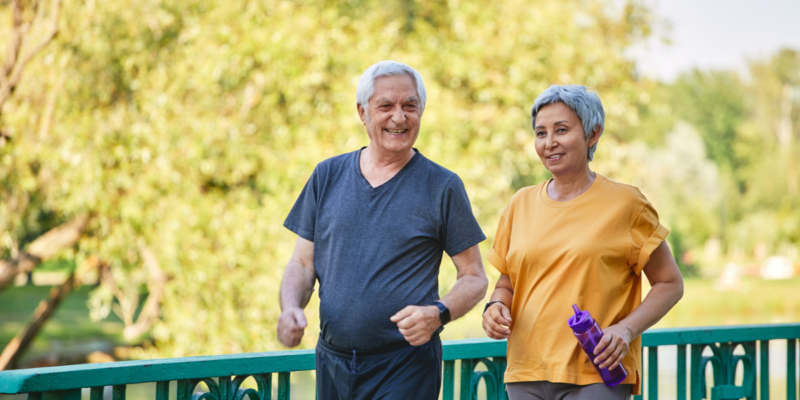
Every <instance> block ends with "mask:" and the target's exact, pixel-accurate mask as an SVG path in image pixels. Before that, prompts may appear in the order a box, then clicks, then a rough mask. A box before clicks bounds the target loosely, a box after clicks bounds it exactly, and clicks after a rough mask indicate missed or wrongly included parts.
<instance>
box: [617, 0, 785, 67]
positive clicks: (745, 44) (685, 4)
mask: <svg viewBox="0 0 800 400" xmlns="http://www.w3.org/2000/svg"><path fill="white" fill-rule="evenodd" d="M645 4H647V5H649V6H650V7H651V8H652V10H653V11H654V13H655V14H656V15H657V17H660V18H662V19H666V20H667V23H668V25H669V26H671V28H666V29H665V28H664V27H662V28H659V29H658V30H657V32H656V35H654V38H652V39H651V40H650V41H649V42H648V43H647V45H645V46H640V47H638V48H636V49H634V50H633V51H632V53H631V54H632V56H633V57H634V59H635V60H636V61H638V64H639V70H640V72H641V73H642V74H644V75H646V76H649V77H653V78H658V79H661V80H663V81H666V82H670V81H672V80H674V79H675V77H677V76H678V75H679V74H680V73H681V72H685V71H688V70H691V69H692V68H700V69H736V70H741V71H744V70H745V67H746V65H747V60H748V59H764V58H768V57H769V56H771V55H772V54H774V53H775V52H777V50H779V49H781V48H783V47H789V48H793V49H796V50H798V51H800V0H758V1H744V0H645ZM662 22H663V21H662ZM664 35H666V37H667V38H669V40H670V41H671V44H664V43H662V40H660V39H659V38H658V37H659V36H664Z"/></svg>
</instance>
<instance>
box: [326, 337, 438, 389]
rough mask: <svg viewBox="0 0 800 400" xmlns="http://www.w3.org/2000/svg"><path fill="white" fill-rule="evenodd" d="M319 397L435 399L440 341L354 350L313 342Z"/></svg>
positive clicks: (435, 339) (433, 340)
mask: <svg viewBox="0 0 800 400" xmlns="http://www.w3.org/2000/svg"><path fill="white" fill-rule="evenodd" d="M316 355H317V396H318V397H319V399H320V400H351V399H352V400H360V399H364V400H370V399H375V400H379V399H382V400H392V399H420V400H426V399H431V400H433V399H437V398H438V397H439V388H440V387H441V385H442V341H441V340H439V338H438V336H437V337H436V338H434V339H432V340H431V341H429V342H428V343H425V344H423V345H421V346H411V345H409V344H408V343H405V344H403V345H401V346H398V347H395V348H391V349H381V350H379V351H371V352H356V351H354V350H344V349H339V348H336V347H333V346H331V345H330V344H328V343H326V342H325V341H323V340H322V338H320V339H319V342H318V343H317V351H316Z"/></svg>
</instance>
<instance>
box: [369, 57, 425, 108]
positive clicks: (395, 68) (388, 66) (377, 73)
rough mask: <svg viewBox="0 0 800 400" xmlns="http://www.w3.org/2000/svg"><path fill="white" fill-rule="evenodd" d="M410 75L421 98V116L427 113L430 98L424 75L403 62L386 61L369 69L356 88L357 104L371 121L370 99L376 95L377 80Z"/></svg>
mask: <svg viewBox="0 0 800 400" xmlns="http://www.w3.org/2000/svg"><path fill="white" fill-rule="evenodd" d="M397 75H408V76H410V77H411V79H413V80H414V83H415V84H416V85H417V96H418V97H419V115H420V116H422V112H423V111H425V100H426V99H427V98H428V95H427V92H426V91H425V83H424V82H422V75H420V74H419V72H417V70H415V69H414V68H411V67H409V66H408V65H406V64H403V63H401V62H397V61H392V60H386V61H381V62H379V63H376V64H373V65H372V66H371V67H369V68H367V70H366V71H364V73H363V74H362V75H361V79H359V80H358V88H356V103H357V104H359V105H361V107H363V108H364V111H365V112H366V116H367V119H369V99H370V98H371V97H372V95H373V94H374V93H375V80H376V79H378V78H380V77H382V76H397Z"/></svg>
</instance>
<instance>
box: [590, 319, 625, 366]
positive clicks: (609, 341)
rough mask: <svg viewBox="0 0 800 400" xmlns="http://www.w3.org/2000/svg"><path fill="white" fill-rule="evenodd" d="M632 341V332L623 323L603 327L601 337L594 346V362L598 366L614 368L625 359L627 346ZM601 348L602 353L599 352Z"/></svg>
mask: <svg viewBox="0 0 800 400" xmlns="http://www.w3.org/2000/svg"><path fill="white" fill-rule="evenodd" d="M632 341H633V333H632V332H631V330H630V328H628V327H627V326H625V325H623V324H617V325H612V326H609V327H608V328H606V329H603V338H602V339H600V341H599V342H597V346H595V348H594V354H595V355H596V356H597V357H595V358H594V363H595V364H599V365H598V366H599V367H600V368H606V367H608V369H614V368H616V367H617V365H619V364H621V363H622V360H623V359H625V354H628V347H629V346H630V344H631V342H632ZM601 350H602V353H599V354H598V352H600V351H601Z"/></svg>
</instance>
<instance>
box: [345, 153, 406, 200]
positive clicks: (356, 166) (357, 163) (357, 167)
mask: <svg viewBox="0 0 800 400" xmlns="http://www.w3.org/2000/svg"><path fill="white" fill-rule="evenodd" d="M366 148H367V146H364V147H362V148H360V149H359V150H358V151H356V152H355V153H356V154H355V157H353V171H354V172H355V174H356V178H357V180H358V181H359V182H361V186H362V187H363V189H364V190H365V191H367V192H372V193H377V192H379V191H381V190H382V189H383V188H384V187H387V186H389V185H394V182H397V181H398V180H399V179H400V177H402V176H403V175H404V174H405V173H406V171H408V170H409V169H410V168H411V166H412V165H414V163H416V162H417V159H419V158H420V157H422V153H420V152H419V150H417V149H416V148H413V149H414V155H413V156H411V159H410V160H408V162H407V163H406V165H404V166H403V168H400V171H397V173H396V174H394V176H393V177H391V178H389V180H388V181H386V182H384V183H383V184H381V185H380V186H376V187H372V185H370V183H369V181H368V180H367V178H366V177H365V176H364V174H363V173H362V172H361V152H362V151H364V149H366Z"/></svg>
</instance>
